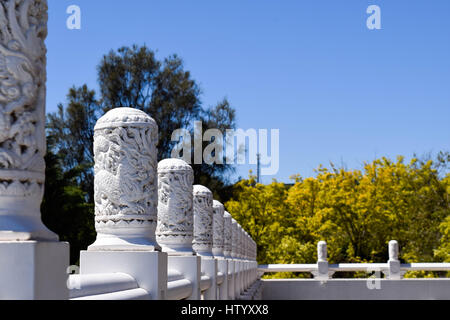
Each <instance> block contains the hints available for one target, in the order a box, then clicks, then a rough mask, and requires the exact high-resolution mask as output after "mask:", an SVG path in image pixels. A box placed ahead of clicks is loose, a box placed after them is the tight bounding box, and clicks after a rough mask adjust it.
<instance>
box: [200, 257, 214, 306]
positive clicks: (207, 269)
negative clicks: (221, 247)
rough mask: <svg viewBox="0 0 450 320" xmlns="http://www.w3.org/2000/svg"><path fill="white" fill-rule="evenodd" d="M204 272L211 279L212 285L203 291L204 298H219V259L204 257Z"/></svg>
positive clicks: (202, 266)
mask: <svg viewBox="0 0 450 320" xmlns="http://www.w3.org/2000/svg"><path fill="white" fill-rule="evenodd" d="M201 264H202V265H201V271H202V273H204V274H206V275H207V276H209V278H210V279H211V287H209V289H208V290H206V291H205V292H204V293H203V298H204V300H216V299H217V259H215V258H205V257H202V262H201Z"/></svg>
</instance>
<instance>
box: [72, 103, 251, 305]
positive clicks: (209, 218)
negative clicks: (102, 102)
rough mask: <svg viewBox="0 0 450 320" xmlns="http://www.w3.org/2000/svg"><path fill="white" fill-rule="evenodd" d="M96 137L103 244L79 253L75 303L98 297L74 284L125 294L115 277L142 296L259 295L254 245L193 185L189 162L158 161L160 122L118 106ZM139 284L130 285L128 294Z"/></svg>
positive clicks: (218, 205) (98, 128)
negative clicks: (126, 279) (122, 276)
mask: <svg viewBox="0 0 450 320" xmlns="http://www.w3.org/2000/svg"><path fill="white" fill-rule="evenodd" d="M94 131H95V136H94V156H95V194H94V198H95V219H96V230H97V240H96V241H95V243H94V244H93V245H91V246H89V248H88V250H87V251H82V252H81V259H80V275H76V276H71V277H70V284H71V287H70V289H71V290H70V292H71V297H76V299H80V298H84V299H89V298H90V297H94V298H95V296H96V295H92V294H88V293H89V290H86V289H84V288H81V289H80V286H76V285H75V284H81V287H83V284H88V285H89V286H90V287H92V285H90V282H89V279H100V278H101V276H100V275H104V276H103V279H104V280H105V282H107V283H108V281H109V283H110V285H108V284H107V283H106V284H102V286H106V287H108V288H110V289H109V291H112V290H111V286H115V285H117V290H116V291H117V292H121V291H125V290H123V288H122V285H123V284H122V282H117V281H114V280H113V278H111V277H109V278H108V276H107V275H110V274H114V273H121V274H125V275H128V276H129V277H131V279H134V280H135V283H136V284H137V285H138V288H139V289H142V290H145V292H147V293H148V296H139V295H138V296H137V298H149V299H153V300H160V299H171V300H181V299H192V300H200V299H204V300H216V299H221V300H228V299H253V298H255V297H257V293H258V291H257V290H255V289H254V284H255V282H257V280H258V274H257V263H256V244H255V242H254V241H253V240H252V239H251V238H250V236H249V235H248V234H247V233H246V232H245V231H244V230H243V229H242V227H241V226H240V225H239V224H238V223H237V222H236V221H235V220H234V219H233V220H234V221H233V222H232V220H231V215H230V214H229V213H228V212H225V209H224V206H223V205H222V204H221V203H220V202H218V201H216V200H214V199H213V193H212V192H211V190H209V189H208V188H206V187H205V186H201V185H195V186H193V182H194V175H193V170H192V168H191V167H190V166H189V165H188V164H187V163H186V162H184V161H183V160H180V159H165V160H163V161H161V162H159V164H157V163H156V154H157V149H156V140H157V139H156V137H157V134H158V132H157V131H158V129H157V126H156V123H155V122H154V120H153V119H152V118H150V117H149V116H148V115H146V114H145V113H144V112H142V111H139V110H136V109H130V108H116V109H113V110H111V111H109V112H108V113H107V114H105V115H104V116H103V117H102V118H100V119H99V121H98V122H97V125H96V127H95V129H94ZM230 231H231V233H230ZM230 245H231V250H230ZM138 266H139V267H138ZM94 275H99V276H94ZM85 277H86V279H85ZM93 277H94V278H93ZM72 278H73V279H72ZM108 279H110V280H108ZM102 286H100V285H99V287H102ZM134 286H135V285H134V284H132V283H131V282H128V286H127V288H126V290H127V291H129V290H135V289H136V288H135V287H134ZM94 287H95V286H94ZM99 290H100V289H99ZM77 291H78V293H77ZM84 291H86V294H84V293H83V292H84ZM97 291H98V290H97ZM103 291H104V290H103ZM80 292H81V293H80ZM117 292H116V293H117ZM111 294H112V293H111V292H109V296H108V297H112V295H111ZM113 297H118V298H120V297H123V298H127V297H128V296H127V295H118V294H115V295H113Z"/></svg>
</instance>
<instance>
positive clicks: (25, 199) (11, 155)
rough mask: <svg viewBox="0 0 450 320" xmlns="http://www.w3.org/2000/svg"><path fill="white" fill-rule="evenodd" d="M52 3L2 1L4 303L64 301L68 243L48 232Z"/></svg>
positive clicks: (0, 234)
mask: <svg viewBox="0 0 450 320" xmlns="http://www.w3.org/2000/svg"><path fill="white" fill-rule="evenodd" d="M47 19H48V16H47V1H46V0H2V1H0V270H1V272H0V299H10V300H42V299H50V300H59V299H61V300H64V299H67V298H68V296H69V291H68V288H67V286H66V281H67V276H68V275H67V273H66V270H67V267H68V266H69V244H68V243H65V242H59V241H58V236H57V235H56V234H55V233H53V232H51V231H50V230H49V229H47V227H45V226H44V224H43V223H42V220H41V212H40V206H41V202H42V198H43V195H44V184H45V161H44V155H45V152H46V141H45V99H46V80H47V79H46V78H47V75H46V53H47V50H46V47H45V43H44V41H45V38H46V37H47Z"/></svg>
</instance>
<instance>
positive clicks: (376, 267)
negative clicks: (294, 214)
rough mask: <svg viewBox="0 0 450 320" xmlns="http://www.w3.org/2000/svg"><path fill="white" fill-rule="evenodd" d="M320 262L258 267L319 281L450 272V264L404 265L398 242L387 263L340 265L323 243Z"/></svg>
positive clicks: (319, 249) (320, 247)
mask: <svg viewBox="0 0 450 320" xmlns="http://www.w3.org/2000/svg"><path fill="white" fill-rule="evenodd" d="M317 251H318V261H317V263H316V264H268V265H260V266H258V272H259V274H260V275H263V274H264V273H274V272H305V273H311V274H312V275H313V276H314V278H315V279H317V280H328V279H332V276H333V274H334V273H335V272H358V271H361V272H367V273H369V274H370V273H374V272H375V273H376V272H378V273H379V275H380V276H381V273H383V274H384V275H385V276H386V278H387V279H391V280H399V279H402V278H403V276H404V274H405V273H406V272H408V271H450V263H408V264H402V263H400V261H399V259H398V252H399V247H398V242H397V241H395V240H393V241H391V242H390V243H389V260H388V261H387V262H386V263H339V264H328V261H327V245H326V242H324V241H321V242H319V244H318V245H317Z"/></svg>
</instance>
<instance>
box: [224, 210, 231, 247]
mask: <svg viewBox="0 0 450 320" xmlns="http://www.w3.org/2000/svg"><path fill="white" fill-rule="evenodd" d="M223 252H224V254H225V255H226V256H230V255H231V214H230V213H228V212H227V211H225V213H224V214H223Z"/></svg>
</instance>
